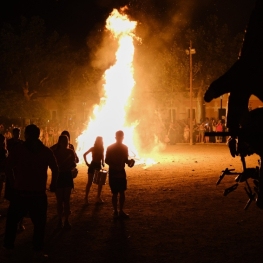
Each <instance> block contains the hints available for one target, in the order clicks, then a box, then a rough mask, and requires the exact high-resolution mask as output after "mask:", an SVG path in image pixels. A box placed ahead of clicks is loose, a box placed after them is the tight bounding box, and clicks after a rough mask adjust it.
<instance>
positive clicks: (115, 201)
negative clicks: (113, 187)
mask: <svg viewBox="0 0 263 263" xmlns="http://www.w3.org/2000/svg"><path fill="white" fill-rule="evenodd" d="M118 194H119V216H120V217H124V218H128V217H129V215H128V214H125V213H124V211H123V207H124V203H125V191H121V192H119V193H114V194H112V206H113V210H114V213H113V216H114V217H117V216H118Z"/></svg>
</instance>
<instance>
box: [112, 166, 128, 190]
mask: <svg viewBox="0 0 263 263" xmlns="http://www.w3.org/2000/svg"><path fill="white" fill-rule="evenodd" d="M109 186H110V189H111V192H112V193H113V194H117V193H119V192H123V191H125V190H127V179H126V172H125V170H123V171H121V172H119V171H118V172H117V171H112V170H109Z"/></svg>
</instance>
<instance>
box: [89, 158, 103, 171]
mask: <svg viewBox="0 0 263 263" xmlns="http://www.w3.org/2000/svg"><path fill="white" fill-rule="evenodd" d="M100 169H101V163H95V162H93V161H92V162H91V163H90V166H89V169H88V174H94V173H95V170H99V171H100Z"/></svg>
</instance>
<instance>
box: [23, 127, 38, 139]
mask: <svg viewBox="0 0 263 263" xmlns="http://www.w3.org/2000/svg"><path fill="white" fill-rule="evenodd" d="M39 135H40V129H39V128H38V127H37V126H36V125H35V124H30V125H27V126H26V129H25V139H26V140H37V139H38V138H39Z"/></svg>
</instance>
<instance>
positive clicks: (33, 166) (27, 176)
mask: <svg viewBox="0 0 263 263" xmlns="http://www.w3.org/2000/svg"><path fill="white" fill-rule="evenodd" d="M39 134H40V130H39V128H38V127H37V126H36V125H34V124H31V125H28V126H27V127H26V129H25V142H24V143H23V144H20V145H18V146H17V147H16V148H15V149H14V150H13V151H11V152H10V155H9V156H8V159H7V164H6V174H7V177H8V179H9V180H10V183H11V186H12V188H13V189H14V194H13V195H12V197H11V200H10V205H9V208H8V212H7V218H6V227H5V236H4V250H5V251H7V252H12V250H13V249H14V247H15V238H16V233H17V224H18V222H19V221H20V220H21V219H22V217H23V216H24V215H25V214H28V215H29V216H30V218H31V220H32V223H33V225H34V233H33V250H34V255H33V257H34V258H36V259H43V258H46V257H47V255H45V254H44V253H43V246H44V236H45V227H46V220H47V195H46V184H47V169H48V167H50V169H51V171H52V179H51V185H50V190H51V191H54V189H55V187H56V180H57V176H58V166H57V162H56V159H55V156H54V155H53V152H52V151H51V150H50V149H49V148H48V147H46V146H44V145H43V143H42V142H41V141H40V140H39ZM10 254H12V253H10Z"/></svg>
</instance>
